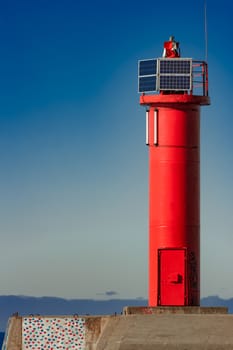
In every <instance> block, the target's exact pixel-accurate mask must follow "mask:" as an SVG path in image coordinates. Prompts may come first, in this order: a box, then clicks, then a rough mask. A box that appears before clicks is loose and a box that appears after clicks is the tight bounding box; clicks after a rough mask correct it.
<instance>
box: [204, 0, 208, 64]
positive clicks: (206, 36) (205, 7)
mask: <svg viewBox="0 0 233 350" xmlns="http://www.w3.org/2000/svg"><path fill="white" fill-rule="evenodd" d="M204 17H205V19H204V21H205V61H206V62H207V61H208V31H207V4H206V0H204Z"/></svg>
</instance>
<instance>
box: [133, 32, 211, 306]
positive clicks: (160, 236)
mask: <svg viewBox="0 0 233 350" xmlns="http://www.w3.org/2000/svg"><path fill="white" fill-rule="evenodd" d="M139 92H140V93H141V96H140V104H141V105H143V106H146V107H147V111H146V144H147V145H148V147H149V306H199V305H200V106H203V105H209V104H210V100H209V97H208V74H207V63H206V62H204V61H194V60H193V59H191V58H180V53H179V44H178V43H176V42H175V41H174V38H173V37H171V38H170V40H169V42H165V43H164V53H163V58H158V59H149V60H141V61H139Z"/></svg>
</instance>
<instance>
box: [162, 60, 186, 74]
mask: <svg viewBox="0 0 233 350" xmlns="http://www.w3.org/2000/svg"><path fill="white" fill-rule="evenodd" d="M159 68H160V69H159V71H160V74H164V73H167V74H169V73H171V74H190V73H191V68H192V65H191V60H190V59H188V60H187V59H186V60H182V59H179V60H174V59H170V60H168V59H166V60H160V63H159Z"/></svg>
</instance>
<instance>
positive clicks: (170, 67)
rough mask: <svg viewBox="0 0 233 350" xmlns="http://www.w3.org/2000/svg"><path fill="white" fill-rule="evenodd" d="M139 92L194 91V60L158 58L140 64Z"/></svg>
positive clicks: (142, 61)
mask: <svg viewBox="0 0 233 350" xmlns="http://www.w3.org/2000/svg"><path fill="white" fill-rule="evenodd" d="M138 73H139V74H138V75H139V76H138V91H139V92H152V91H162V90H167V91H168V90H171V91H180V90H181V91H186V90H191V89H192V59H190V58H184V59H181V58H158V59H149V60H141V61H139V64H138Z"/></svg>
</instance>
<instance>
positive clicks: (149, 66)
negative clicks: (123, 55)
mask: <svg viewBox="0 0 233 350" xmlns="http://www.w3.org/2000/svg"><path fill="white" fill-rule="evenodd" d="M156 71H157V60H155V59H150V60H143V61H139V75H152V74H153V75H154V74H156Z"/></svg>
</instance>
